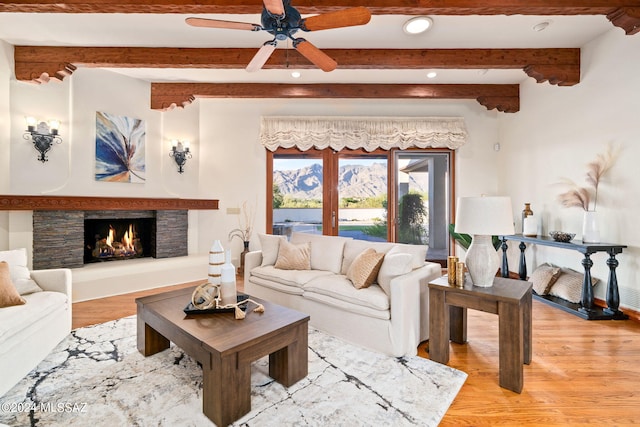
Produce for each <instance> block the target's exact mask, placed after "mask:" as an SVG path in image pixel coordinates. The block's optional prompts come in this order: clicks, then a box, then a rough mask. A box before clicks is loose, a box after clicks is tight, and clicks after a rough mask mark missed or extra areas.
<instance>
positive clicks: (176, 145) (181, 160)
mask: <svg viewBox="0 0 640 427" xmlns="http://www.w3.org/2000/svg"><path fill="white" fill-rule="evenodd" d="M171 145H172V147H171V151H170V152H169V157H173V160H175V161H176V164H177V165H178V173H183V172H184V168H183V166H184V164H185V163H187V159H190V158H191V157H193V156H192V155H191V151H189V141H178V140H177V139H174V140H172V141H171Z"/></svg>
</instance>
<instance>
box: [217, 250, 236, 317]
mask: <svg viewBox="0 0 640 427" xmlns="http://www.w3.org/2000/svg"><path fill="white" fill-rule="evenodd" d="M220 281H221V284H220V293H221V294H222V297H221V298H222V305H227V304H235V303H236V302H238V300H237V296H236V295H237V292H236V268H235V267H234V266H233V264H231V250H230V249H227V251H226V253H225V263H224V264H223V266H222V268H221V274H220Z"/></svg>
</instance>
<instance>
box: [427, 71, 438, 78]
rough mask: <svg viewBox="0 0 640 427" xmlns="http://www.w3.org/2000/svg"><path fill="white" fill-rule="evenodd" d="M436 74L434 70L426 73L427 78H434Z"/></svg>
mask: <svg viewBox="0 0 640 427" xmlns="http://www.w3.org/2000/svg"><path fill="white" fill-rule="evenodd" d="M437 75H438V73H436V72H435V71H429V72H428V73H427V78H429V79H433V78H435V77H436V76H437Z"/></svg>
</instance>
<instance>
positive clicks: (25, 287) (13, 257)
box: [0, 248, 42, 295]
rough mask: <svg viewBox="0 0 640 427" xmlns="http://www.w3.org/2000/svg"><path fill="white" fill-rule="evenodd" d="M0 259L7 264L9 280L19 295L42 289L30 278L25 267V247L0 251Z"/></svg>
mask: <svg viewBox="0 0 640 427" xmlns="http://www.w3.org/2000/svg"><path fill="white" fill-rule="evenodd" d="M0 261H6V262H7V264H9V270H10V273H11V280H12V281H13V284H14V286H15V287H16V289H17V290H18V293H19V294H20V295H27V294H30V293H33V292H41V291H42V289H41V288H40V287H39V286H38V285H37V284H36V282H34V281H33V280H32V279H31V274H30V273H29V267H27V250H26V249H25V248H20V249H13V250H10V251H0Z"/></svg>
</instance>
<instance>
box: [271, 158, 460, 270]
mask: <svg viewBox="0 0 640 427" xmlns="http://www.w3.org/2000/svg"><path fill="white" fill-rule="evenodd" d="M453 155H454V154H453V151H450V150H404V151H403V150H391V151H382V150H380V151H376V152H373V153H367V152H364V151H354V150H344V151H343V152H335V151H332V150H308V151H305V152H300V151H298V150H295V149H280V150H278V151H276V152H275V153H272V152H268V154H267V174H268V176H269V177H270V178H271V179H268V182H267V191H268V192H269V193H270V194H271V197H270V198H269V199H270V200H269V203H268V212H269V214H270V215H268V218H267V226H268V227H269V228H271V230H272V233H273V234H281V235H288V236H289V235H291V233H292V232H293V231H302V232H307V233H316V234H327V235H339V236H346V237H352V238H354V239H361V240H369V241H387V240H388V241H396V242H402V243H410V244H424V245H429V252H428V254H427V259H429V260H432V261H439V262H445V261H446V259H447V255H448V254H449V243H450V238H449V233H448V225H449V223H450V222H451V212H452V209H453V208H452V206H453V204H452V200H453V194H452V189H453V176H452V175H453V174H452V164H453Z"/></svg>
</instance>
